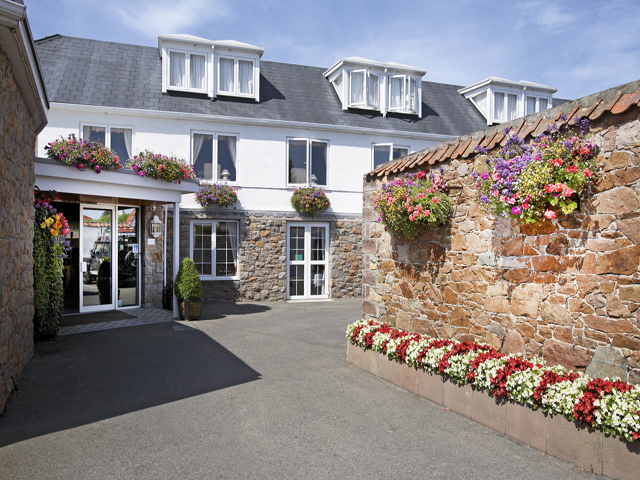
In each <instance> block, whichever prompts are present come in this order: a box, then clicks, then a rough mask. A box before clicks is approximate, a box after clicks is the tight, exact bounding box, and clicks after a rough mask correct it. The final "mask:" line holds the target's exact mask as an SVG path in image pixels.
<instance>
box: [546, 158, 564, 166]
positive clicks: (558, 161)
mask: <svg viewBox="0 0 640 480" xmlns="http://www.w3.org/2000/svg"><path fill="white" fill-rule="evenodd" d="M549 163H550V164H551V165H553V166H554V167H561V166H562V163H563V162H562V159H561V158H556V159H554V160H549Z"/></svg>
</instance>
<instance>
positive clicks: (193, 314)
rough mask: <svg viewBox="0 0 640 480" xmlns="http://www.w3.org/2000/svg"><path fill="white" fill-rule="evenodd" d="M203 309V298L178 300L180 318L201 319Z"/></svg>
mask: <svg viewBox="0 0 640 480" xmlns="http://www.w3.org/2000/svg"><path fill="white" fill-rule="evenodd" d="M201 311H202V299H201V298H200V299H198V300H178V312H179V313H180V320H187V321H188V320H199V319H200V315H201Z"/></svg>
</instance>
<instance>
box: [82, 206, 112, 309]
mask: <svg viewBox="0 0 640 480" xmlns="http://www.w3.org/2000/svg"><path fill="white" fill-rule="evenodd" d="M85 209H87V210H110V211H111V233H110V242H111V254H110V258H111V303H107V304H102V305H92V306H85V305H84V275H83V274H84V272H85V269H86V268H88V265H86V266H85V264H84V255H83V252H84V242H85V238H84V225H83V219H84V210H85ZM116 211H117V209H116V205H114V204H86V203H81V204H80V313H86V312H100V311H104V310H115V309H116V301H115V298H116V289H117V281H118V275H117V258H116V256H115V255H116V246H115V244H116V243H117V235H118V232H117V231H115V230H117V228H118V224H117V221H118V219H117V217H116V215H117V213H116ZM114 227H115V228H114ZM114 231H115V234H116V238H115V239H114V235H113V234H114ZM114 272H115V273H116V274H115V275H114ZM97 282H98V279H97V277H96V284H97Z"/></svg>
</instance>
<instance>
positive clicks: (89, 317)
mask: <svg viewBox="0 0 640 480" xmlns="http://www.w3.org/2000/svg"><path fill="white" fill-rule="evenodd" d="M132 318H137V317H135V316H133V315H129V314H128V313H124V312H121V311H118V310H113V311H110V312H93V313H81V314H80V315H63V316H62V318H61V319H60V326H61V327H75V326H76V325H90V324H92V323H103V322H115V321H116V320H129V319H132Z"/></svg>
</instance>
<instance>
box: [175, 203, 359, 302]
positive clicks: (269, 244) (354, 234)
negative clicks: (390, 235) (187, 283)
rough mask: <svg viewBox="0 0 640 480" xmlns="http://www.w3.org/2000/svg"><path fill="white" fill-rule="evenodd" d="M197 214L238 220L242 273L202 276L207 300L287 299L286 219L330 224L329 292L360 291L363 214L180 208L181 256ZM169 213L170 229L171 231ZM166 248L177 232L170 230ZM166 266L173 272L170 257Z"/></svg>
mask: <svg viewBox="0 0 640 480" xmlns="http://www.w3.org/2000/svg"><path fill="white" fill-rule="evenodd" d="M193 219H210V220H237V221H238V223H239V229H240V231H239V234H240V241H239V245H238V261H239V272H240V274H239V279H238V280H215V281H203V289H204V293H203V296H204V300H205V301H207V302H243V301H272V300H285V299H286V295H287V288H286V287H287V285H286V282H287V273H286V248H287V223H288V222H301V221H302V222H309V221H314V222H321V223H328V224H329V236H330V240H329V242H330V245H329V249H330V258H329V268H330V271H331V275H330V283H329V288H330V297H331V298H341V297H360V295H361V291H362V290H361V280H362V267H361V265H362V254H361V241H362V232H361V219H360V218H336V217H335V216H328V215H324V216H323V215H318V216H317V217H316V218H315V219H310V218H309V217H302V216H299V215H293V214H286V215H285V214H283V213H257V212H238V211H232V210H212V209H198V210H181V211H180V259H181V260H182V259H183V258H186V257H188V256H189V248H190V236H189V235H190V223H191V220H193ZM172 225H173V220H172V215H171V213H170V215H169V221H168V226H169V232H172V231H173V228H172ZM167 237H168V244H169V246H168V248H169V250H168V251H171V249H172V248H173V247H172V246H171V239H172V238H173V233H168V234H167ZM167 269H168V270H167V271H168V272H172V271H173V270H172V267H171V259H170V258H169V259H168V264H167Z"/></svg>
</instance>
